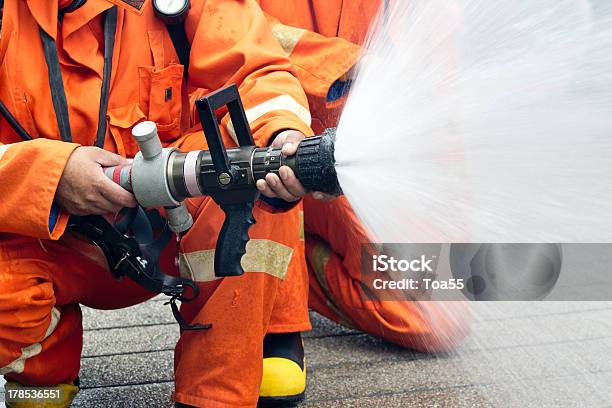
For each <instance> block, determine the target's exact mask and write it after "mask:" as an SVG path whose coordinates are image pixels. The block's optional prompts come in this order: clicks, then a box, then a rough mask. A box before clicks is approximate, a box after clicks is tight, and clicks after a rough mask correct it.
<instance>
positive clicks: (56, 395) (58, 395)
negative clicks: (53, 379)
mask: <svg viewBox="0 0 612 408" xmlns="http://www.w3.org/2000/svg"><path fill="white" fill-rule="evenodd" d="M77 392H79V387H78V385H75V384H58V385H54V386H51V387H24V386H23V385H21V384H18V383H16V382H7V383H6V384H4V398H5V399H6V402H5V403H6V407H7V408H69V407H70V405H72V401H73V400H74V397H76V395H77Z"/></svg>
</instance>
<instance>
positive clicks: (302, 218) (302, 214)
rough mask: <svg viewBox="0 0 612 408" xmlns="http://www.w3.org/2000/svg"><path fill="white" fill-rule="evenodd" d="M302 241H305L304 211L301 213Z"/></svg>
mask: <svg viewBox="0 0 612 408" xmlns="http://www.w3.org/2000/svg"><path fill="white" fill-rule="evenodd" d="M299 214H300V241H304V211H300V212H299Z"/></svg>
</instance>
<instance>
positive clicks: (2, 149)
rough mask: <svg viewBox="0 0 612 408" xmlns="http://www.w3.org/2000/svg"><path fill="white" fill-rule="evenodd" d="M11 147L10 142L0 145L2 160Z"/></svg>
mask: <svg viewBox="0 0 612 408" xmlns="http://www.w3.org/2000/svg"><path fill="white" fill-rule="evenodd" d="M9 147H11V145H10V144H6V145H0V160H2V156H4V153H6V151H7V150H8V148H9Z"/></svg>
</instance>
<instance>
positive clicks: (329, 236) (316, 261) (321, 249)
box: [259, 0, 471, 351]
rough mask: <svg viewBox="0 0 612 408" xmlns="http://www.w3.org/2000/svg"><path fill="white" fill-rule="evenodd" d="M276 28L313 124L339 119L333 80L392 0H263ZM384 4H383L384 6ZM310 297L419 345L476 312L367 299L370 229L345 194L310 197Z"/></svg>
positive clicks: (447, 344) (455, 333) (442, 336)
mask: <svg viewBox="0 0 612 408" xmlns="http://www.w3.org/2000/svg"><path fill="white" fill-rule="evenodd" d="M259 3H260V5H261V7H262V9H263V10H264V11H265V12H266V13H268V20H269V21H270V24H271V26H272V31H273V33H274V35H275V36H276V38H277V40H278V41H279V43H280V44H281V45H282V46H283V49H284V50H285V52H286V54H287V55H288V56H289V57H290V58H291V61H292V62H293V63H294V64H295V65H296V68H297V70H298V74H299V78H300V82H301V83H302V85H303V86H304V89H305V90H306V93H307V95H308V98H309V102H310V105H311V111H312V116H313V125H312V126H313V129H314V130H315V131H316V132H320V131H321V130H323V129H324V128H327V127H334V126H336V125H337V123H338V120H339V115H340V112H341V110H342V106H343V104H344V102H345V99H342V98H341V99H339V100H336V101H334V102H329V101H328V100H327V99H326V97H327V94H328V91H329V89H330V87H331V86H332V84H333V83H334V82H335V81H336V80H338V79H346V78H345V77H346V74H347V72H348V71H349V70H350V69H351V68H352V67H353V66H354V65H355V64H356V62H357V61H358V59H359V56H360V54H361V47H360V45H361V44H363V42H364V40H365V39H366V37H367V33H368V29H369V27H370V24H371V23H372V22H373V21H374V19H375V17H376V16H377V14H378V12H379V8H384V7H385V6H388V4H385V3H387V1H386V0H373V1H343V0H293V1H290V2H287V1H285V0H259ZM381 12H384V9H381ZM304 223H305V230H306V257H307V262H308V267H309V276H310V294H309V305H310V307H311V308H312V309H314V310H316V311H317V312H319V313H321V314H323V315H324V316H326V317H328V318H330V319H332V320H334V321H336V322H340V323H342V324H344V325H346V326H349V327H353V328H357V329H360V330H362V331H365V332H367V333H370V334H373V335H375V336H378V337H382V338H383V339H385V340H388V341H391V342H393V343H396V344H398V345H401V346H405V347H410V348H413V349H416V350H419V351H441V350H448V349H451V348H453V347H455V346H456V345H457V344H459V343H460V342H461V341H462V340H463V339H464V337H465V336H466V335H467V334H468V331H469V324H470V321H471V314H470V312H469V309H468V306H467V304H465V303H461V302H453V303H451V302H445V303H436V302H411V301H382V300H372V299H365V298H364V295H363V293H362V289H361V284H362V279H361V272H360V271H361V258H360V254H361V248H360V245H361V244H362V243H367V242H369V241H368V236H367V235H368V234H367V232H366V231H365V229H364V228H363V226H362V225H361V223H360V222H359V220H358V219H357V217H356V216H355V214H354V212H353V210H352V209H351V207H350V204H349V203H348V202H347V201H346V199H345V198H344V197H341V198H339V199H336V200H334V201H331V202H320V201H316V200H313V199H312V198H310V197H306V198H305V200H304Z"/></svg>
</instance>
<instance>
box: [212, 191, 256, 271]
mask: <svg viewBox="0 0 612 408" xmlns="http://www.w3.org/2000/svg"><path fill="white" fill-rule="evenodd" d="M221 209H222V210H223V212H225V221H224V222H223V227H221V232H220V233H219V238H218V239H217V247H216V250H215V276H217V277H227V276H240V275H242V274H243V273H244V270H243V269H242V265H241V264H240V261H241V259H242V256H243V255H244V254H245V253H246V244H247V242H249V228H251V226H252V225H253V224H255V218H254V217H253V203H252V202H247V203H240V204H224V205H221Z"/></svg>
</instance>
